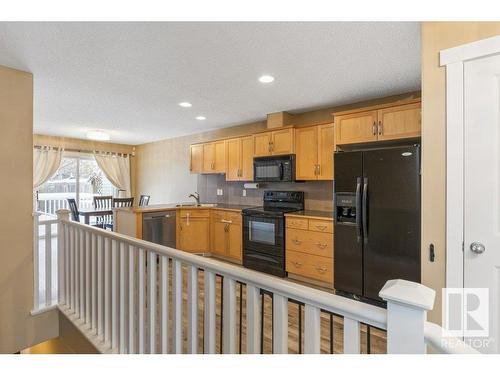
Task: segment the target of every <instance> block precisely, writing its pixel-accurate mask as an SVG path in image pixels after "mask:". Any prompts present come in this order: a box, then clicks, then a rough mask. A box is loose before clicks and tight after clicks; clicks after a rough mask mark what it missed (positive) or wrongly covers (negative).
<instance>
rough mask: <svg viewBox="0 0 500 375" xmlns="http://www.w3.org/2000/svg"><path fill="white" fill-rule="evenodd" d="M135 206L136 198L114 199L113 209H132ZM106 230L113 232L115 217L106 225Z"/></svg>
mask: <svg viewBox="0 0 500 375" xmlns="http://www.w3.org/2000/svg"><path fill="white" fill-rule="evenodd" d="M133 205H134V198H133V197H131V198H113V208H115V207H132V206H133ZM104 228H106V229H110V230H113V216H111V219H110V220H108V221H106V222H105V223H104Z"/></svg>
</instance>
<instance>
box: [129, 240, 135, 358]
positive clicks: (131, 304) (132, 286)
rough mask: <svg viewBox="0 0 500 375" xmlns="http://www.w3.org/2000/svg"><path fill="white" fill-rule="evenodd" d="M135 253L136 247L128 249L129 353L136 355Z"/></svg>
mask: <svg viewBox="0 0 500 375" xmlns="http://www.w3.org/2000/svg"><path fill="white" fill-rule="evenodd" d="M135 251H136V248H135V247H134V246H129V249H128V352H129V353H130V354H132V353H135V325H134V322H135V280H134V279H135V278H134V275H135Z"/></svg>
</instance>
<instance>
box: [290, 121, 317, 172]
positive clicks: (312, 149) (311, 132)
mask: <svg viewBox="0 0 500 375" xmlns="http://www.w3.org/2000/svg"><path fill="white" fill-rule="evenodd" d="M295 153H296V155H295V158H296V159H295V166H296V167H295V168H296V172H295V174H296V178H297V180H316V179H317V171H318V128H317V127H316V126H310V127H307V128H300V129H296V130H295Z"/></svg>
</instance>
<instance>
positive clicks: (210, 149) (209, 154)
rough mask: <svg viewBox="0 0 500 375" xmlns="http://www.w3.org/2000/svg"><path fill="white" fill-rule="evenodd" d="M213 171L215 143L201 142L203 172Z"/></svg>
mask: <svg viewBox="0 0 500 375" xmlns="http://www.w3.org/2000/svg"><path fill="white" fill-rule="evenodd" d="M214 172H215V143H214V142H211V143H205V144H203V173H214Z"/></svg>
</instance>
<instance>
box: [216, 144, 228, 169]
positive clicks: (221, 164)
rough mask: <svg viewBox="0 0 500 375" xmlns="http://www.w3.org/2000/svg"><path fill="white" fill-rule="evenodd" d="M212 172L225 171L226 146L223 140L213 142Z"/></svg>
mask: <svg viewBox="0 0 500 375" xmlns="http://www.w3.org/2000/svg"><path fill="white" fill-rule="evenodd" d="M214 172H215V173H225V172H226V146H225V142H224V141H217V142H214Z"/></svg>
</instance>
